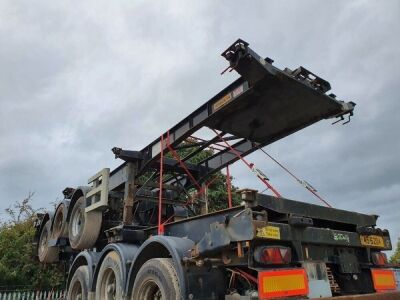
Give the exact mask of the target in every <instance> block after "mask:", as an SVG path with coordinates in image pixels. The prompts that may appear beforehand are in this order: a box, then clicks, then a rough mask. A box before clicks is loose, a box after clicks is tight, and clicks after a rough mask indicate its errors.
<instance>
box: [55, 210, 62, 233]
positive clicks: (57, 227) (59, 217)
mask: <svg viewBox="0 0 400 300" xmlns="http://www.w3.org/2000/svg"><path fill="white" fill-rule="evenodd" d="M62 226H63V215H62V214H57V218H56V219H55V221H54V229H53V232H54V235H55V236H57V237H58V235H60V234H61V230H62Z"/></svg>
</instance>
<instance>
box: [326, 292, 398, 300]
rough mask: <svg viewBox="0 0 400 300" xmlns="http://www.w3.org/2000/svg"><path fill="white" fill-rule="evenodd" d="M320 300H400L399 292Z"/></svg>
mask: <svg viewBox="0 0 400 300" xmlns="http://www.w3.org/2000/svg"><path fill="white" fill-rule="evenodd" d="M318 299H320V300H353V299H354V300H400V292H387V293H375V294H366V295H348V296H339V297H328V298H318Z"/></svg>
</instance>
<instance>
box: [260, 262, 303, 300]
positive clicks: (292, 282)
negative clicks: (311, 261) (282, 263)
mask: <svg viewBox="0 0 400 300" xmlns="http://www.w3.org/2000/svg"><path fill="white" fill-rule="evenodd" d="M258 294H259V298H260V299H270V298H279V297H290V296H306V295H307V294H308V281H307V275H306V272H305V270H304V269H285V270H272V271H263V272H259V273H258Z"/></svg>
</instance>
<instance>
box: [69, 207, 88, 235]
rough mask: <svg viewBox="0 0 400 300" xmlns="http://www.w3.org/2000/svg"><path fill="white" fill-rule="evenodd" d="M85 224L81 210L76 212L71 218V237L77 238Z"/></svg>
mask: <svg viewBox="0 0 400 300" xmlns="http://www.w3.org/2000/svg"><path fill="white" fill-rule="evenodd" d="M84 222H85V219H84V216H83V213H82V210H80V209H79V210H78V211H77V212H76V214H74V216H73V218H72V235H73V236H78V235H79V233H80V232H81V230H82V226H83V223H84Z"/></svg>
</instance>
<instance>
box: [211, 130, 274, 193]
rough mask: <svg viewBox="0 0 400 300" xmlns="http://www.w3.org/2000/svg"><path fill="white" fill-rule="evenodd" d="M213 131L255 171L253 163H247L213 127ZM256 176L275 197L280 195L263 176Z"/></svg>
mask: <svg viewBox="0 0 400 300" xmlns="http://www.w3.org/2000/svg"><path fill="white" fill-rule="evenodd" d="M213 131H214V132H215V134H216V135H218V137H219V138H220V140H221V141H222V142H224V143H225V145H226V146H228V148H229V149H230V150H231V151H232V152H233V153H234V154H235V155H236V156H237V157H238V158H239V159H241V160H242V161H243V162H244V163H245V164H246V166H248V167H249V169H250V170H251V171H253V172H254V173H257V172H255V168H254V164H250V163H248V162H247V161H246V160H245V159H244V158H243V157H242V156H241V155H240V153H239V152H238V151H237V150H236V149H235V148H233V147H232V146H231V145H230V144H229V143H228V142H227V141H226V140H224V138H223V137H222V136H221V135H220V134H219V133H218V132H217V131H216V130H215V129H213ZM257 178H258V179H260V180H261V181H262V182H263V183H264V184H265V185H266V186H267V187H268V188H269V189H270V190H271V191H272V192H273V193H274V194H275V196H276V197H282V196H281V194H280V193H279V192H278V191H277V190H276V189H275V188H274V187H273V186H272V185H271V184H270V183H269V182H268V181H267V180H266V179H265V178H262V177H260V176H258V175H257Z"/></svg>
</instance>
